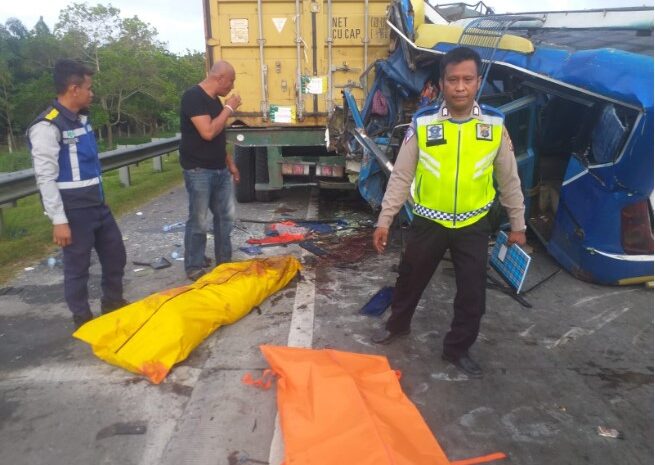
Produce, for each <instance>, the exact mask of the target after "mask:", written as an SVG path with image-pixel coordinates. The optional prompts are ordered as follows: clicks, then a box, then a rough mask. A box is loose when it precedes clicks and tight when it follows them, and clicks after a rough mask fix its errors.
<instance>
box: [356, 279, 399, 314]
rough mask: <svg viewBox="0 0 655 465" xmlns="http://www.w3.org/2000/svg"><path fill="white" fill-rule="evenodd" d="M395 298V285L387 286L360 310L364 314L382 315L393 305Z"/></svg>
mask: <svg viewBox="0 0 655 465" xmlns="http://www.w3.org/2000/svg"><path fill="white" fill-rule="evenodd" d="M392 298H393V287H391V286H385V287H383V288H382V289H380V290H379V291H377V292H376V293H375V295H374V296H373V297H371V299H370V300H369V301H368V302H366V305H364V306H363V307H362V309H361V310H360V311H359V313H361V314H362V315H368V316H380V315H382V314H383V313H384V312H385V311H386V309H387V308H389V306H390V305H391V299H392Z"/></svg>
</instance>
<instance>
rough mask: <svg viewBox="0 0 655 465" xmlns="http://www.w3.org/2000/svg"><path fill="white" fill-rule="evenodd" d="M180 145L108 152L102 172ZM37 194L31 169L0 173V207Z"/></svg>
mask: <svg viewBox="0 0 655 465" xmlns="http://www.w3.org/2000/svg"><path fill="white" fill-rule="evenodd" d="M179 145H180V137H179V136H176V137H171V138H169V139H162V140H159V141H156V142H148V143H147V144H140V145H135V146H134V147H129V148H124V149H117V150H110V151H108V152H102V153H101V154H100V164H101V165H102V172H103V173H104V172H105V171H111V170H115V169H118V168H122V167H124V166H129V165H134V164H135V163H138V162H140V161H143V160H147V159H149V158H154V157H158V156H160V155H164V154H166V153H170V152H174V151H176V150H177V149H178V147H179ZM37 192H39V189H38V187H37V186H36V179H35V177H34V170H33V169H31V168H30V169H26V170H21V171H14V172H13V173H0V205H4V204H7V203H12V202H15V201H16V200H18V199H22V198H23V197H27V196H28V195H32V194H36V193H37Z"/></svg>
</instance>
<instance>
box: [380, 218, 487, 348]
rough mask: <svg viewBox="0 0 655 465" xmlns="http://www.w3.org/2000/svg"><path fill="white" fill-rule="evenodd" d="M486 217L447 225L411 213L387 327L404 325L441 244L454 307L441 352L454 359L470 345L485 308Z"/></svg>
mask: <svg viewBox="0 0 655 465" xmlns="http://www.w3.org/2000/svg"><path fill="white" fill-rule="evenodd" d="M489 229H490V228H489V222H488V220H487V218H486V216H485V217H483V218H482V219H481V220H480V221H478V222H476V223H474V224H472V225H470V226H465V227H463V228H458V229H451V228H446V227H444V226H441V225H440V224H438V223H436V222H434V221H431V220H428V219H426V218H423V217H421V216H418V215H415V216H414V219H413V221H412V224H411V227H410V229H409V235H408V240H407V246H406V248H405V254H404V257H403V260H402V262H401V264H400V267H399V276H398V280H397V281H396V288H395V291H394V295H393V301H392V303H391V317H390V318H389V319H388V320H387V324H386V328H387V330H389V331H390V332H392V333H394V332H400V331H406V330H409V327H410V322H411V320H412V316H413V315H414V311H415V310H416V306H417V305H418V302H419V300H420V298H421V295H422V294H423V291H424V290H425V288H426V286H427V285H428V283H429V282H430V279H431V278H432V275H433V274H434V271H435V270H436V269H437V266H438V265H439V262H440V261H441V259H442V258H443V256H444V253H445V252H446V250H447V249H450V255H451V258H452V260H453V264H454V266H455V281H456V285H457V294H456V296H455V304H454V307H455V311H454V315H453V320H452V323H451V325H450V331H449V332H448V334H446V337H445V338H444V343H443V353H444V355H446V356H449V357H455V358H458V357H459V356H461V355H463V354H465V353H466V352H467V351H468V349H469V348H470V347H471V346H472V345H473V343H474V342H475V340H476V339H477V337H478V332H479V331H480V320H481V319H482V315H484V312H485V294H486V280H487V250H488V246H489V232H490V231H489Z"/></svg>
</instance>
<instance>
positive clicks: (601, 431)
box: [596, 426, 623, 439]
mask: <svg viewBox="0 0 655 465" xmlns="http://www.w3.org/2000/svg"><path fill="white" fill-rule="evenodd" d="M596 431H597V432H598V436H602V437H604V438H612V439H623V433H621V432H620V431H618V430H616V429H614V428H608V427H606V426H599V427H598V428H597V429H596Z"/></svg>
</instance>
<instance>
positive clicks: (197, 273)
mask: <svg viewBox="0 0 655 465" xmlns="http://www.w3.org/2000/svg"><path fill="white" fill-rule="evenodd" d="M204 274H205V270H204V269H203V268H195V269H193V270H189V271H187V274H186V277H187V278H189V279H190V280H191V281H197V280H198V279H200V278H201V277H202V276H203V275H204Z"/></svg>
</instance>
